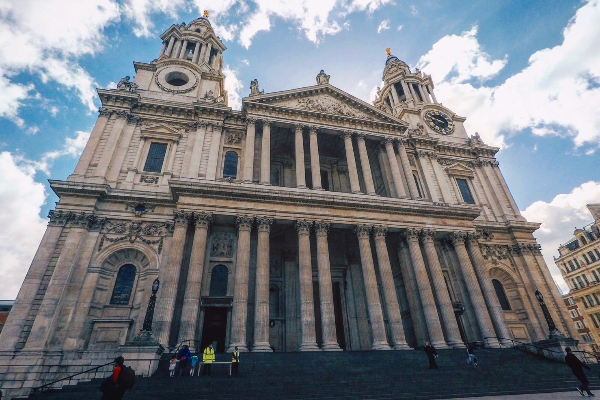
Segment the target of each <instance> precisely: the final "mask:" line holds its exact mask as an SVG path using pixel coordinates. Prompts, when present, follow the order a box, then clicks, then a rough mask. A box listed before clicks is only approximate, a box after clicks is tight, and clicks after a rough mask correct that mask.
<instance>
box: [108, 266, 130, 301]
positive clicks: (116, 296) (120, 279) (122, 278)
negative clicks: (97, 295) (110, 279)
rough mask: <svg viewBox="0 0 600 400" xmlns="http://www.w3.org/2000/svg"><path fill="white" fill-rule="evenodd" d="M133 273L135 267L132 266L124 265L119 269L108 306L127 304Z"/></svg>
mask: <svg viewBox="0 0 600 400" xmlns="http://www.w3.org/2000/svg"><path fill="white" fill-rule="evenodd" d="M135 272H136V270H135V266H133V265H132V264H125V265H123V266H122V267H121V268H119V273H118V274H117V280H116V281H115V288H114V289H113V294H112V297H111V298H110V304H121V305H128V304H129V299H130V298H131V290H132V289H133V282H135Z"/></svg>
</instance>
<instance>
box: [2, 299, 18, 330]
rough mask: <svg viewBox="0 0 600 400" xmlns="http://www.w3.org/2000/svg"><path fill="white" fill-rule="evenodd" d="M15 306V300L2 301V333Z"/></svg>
mask: <svg viewBox="0 0 600 400" xmlns="http://www.w3.org/2000/svg"><path fill="white" fill-rule="evenodd" d="M13 304H15V302H14V300H0V332H2V328H3V327H4V324H5V323H6V319H7V318H8V314H9V313H10V309H11V308H12V306H13Z"/></svg>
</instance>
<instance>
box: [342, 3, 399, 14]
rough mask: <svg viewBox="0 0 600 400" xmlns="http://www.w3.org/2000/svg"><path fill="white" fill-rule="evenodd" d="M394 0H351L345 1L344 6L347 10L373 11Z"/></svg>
mask: <svg viewBox="0 0 600 400" xmlns="http://www.w3.org/2000/svg"><path fill="white" fill-rule="evenodd" d="M392 2H393V0H351V1H349V2H348V1H346V2H343V8H344V10H345V11H346V12H355V11H367V12H368V13H373V11H375V10H377V9H378V8H380V7H382V6H384V5H386V4H389V3H392Z"/></svg>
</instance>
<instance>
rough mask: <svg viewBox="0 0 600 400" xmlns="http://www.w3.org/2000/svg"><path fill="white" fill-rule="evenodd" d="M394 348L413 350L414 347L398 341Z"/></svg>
mask: <svg viewBox="0 0 600 400" xmlns="http://www.w3.org/2000/svg"><path fill="white" fill-rule="evenodd" d="M394 350H412V347H410V346H409V345H407V344H406V343H397V344H395V345H394Z"/></svg>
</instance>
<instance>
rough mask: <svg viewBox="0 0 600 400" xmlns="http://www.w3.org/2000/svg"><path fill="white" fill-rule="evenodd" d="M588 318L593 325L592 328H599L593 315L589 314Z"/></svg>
mask: <svg viewBox="0 0 600 400" xmlns="http://www.w3.org/2000/svg"><path fill="white" fill-rule="evenodd" d="M590 318H591V319H592V323H593V324H594V326H595V327H596V328H600V326H598V321H597V320H596V316H595V315H594V314H590Z"/></svg>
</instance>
